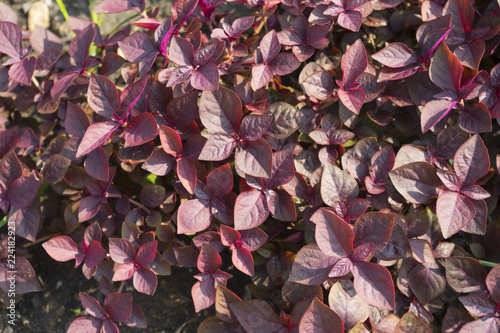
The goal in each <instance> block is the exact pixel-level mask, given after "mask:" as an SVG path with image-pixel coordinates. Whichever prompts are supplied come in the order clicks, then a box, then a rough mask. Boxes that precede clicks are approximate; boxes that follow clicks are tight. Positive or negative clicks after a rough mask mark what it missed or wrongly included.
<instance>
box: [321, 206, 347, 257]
mask: <svg viewBox="0 0 500 333" xmlns="http://www.w3.org/2000/svg"><path fill="white" fill-rule="evenodd" d="M311 221H312V222H314V223H316V234H315V235H316V242H317V243H318V246H319V247H320V248H321V250H322V251H323V252H324V253H325V254H327V255H328V256H335V257H338V258H345V257H349V256H350V255H351V254H352V252H353V241H354V234H353V231H352V229H351V227H350V226H349V225H348V224H347V223H345V222H344V221H343V220H342V219H340V218H339V217H338V216H337V215H335V214H333V212H331V211H330V210H327V209H325V208H322V209H319V210H317V211H316V213H314V215H313V216H311Z"/></svg>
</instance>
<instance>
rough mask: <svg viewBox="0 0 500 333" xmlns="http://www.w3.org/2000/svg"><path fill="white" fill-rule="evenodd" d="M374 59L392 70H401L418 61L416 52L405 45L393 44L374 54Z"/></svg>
mask: <svg viewBox="0 0 500 333" xmlns="http://www.w3.org/2000/svg"><path fill="white" fill-rule="evenodd" d="M372 58H373V59H375V60H377V61H378V62H380V63H381V64H383V65H385V66H388V67H391V68H401V67H404V66H407V65H410V64H414V63H416V62H417V61H418V59H417V55H416V54H415V52H413V51H412V50H410V49H409V48H408V46H406V45H405V44H403V43H391V44H389V45H388V46H386V47H385V48H383V49H382V50H380V51H378V52H377V53H375V54H373V55H372Z"/></svg>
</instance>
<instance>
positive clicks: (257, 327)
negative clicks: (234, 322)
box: [229, 299, 282, 333]
mask: <svg viewBox="0 0 500 333" xmlns="http://www.w3.org/2000/svg"><path fill="white" fill-rule="evenodd" d="M229 307H230V309H231V310H233V313H234V314H235V316H236V318H238V321H239V322H240V324H241V326H243V328H244V329H245V330H246V331H248V332H262V333H264V332H266V333H267V332H278V331H279V330H280V329H281V328H282V325H281V323H280V320H279V318H278V316H277V315H276V314H275V313H274V311H273V309H272V308H271V307H270V306H269V304H267V303H266V302H265V301H263V300H260V299H252V300H248V301H241V302H235V303H231V304H230V306H229Z"/></svg>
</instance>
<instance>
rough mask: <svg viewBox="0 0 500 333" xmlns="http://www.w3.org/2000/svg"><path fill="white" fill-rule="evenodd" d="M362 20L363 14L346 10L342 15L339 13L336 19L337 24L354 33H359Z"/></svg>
mask: <svg viewBox="0 0 500 333" xmlns="http://www.w3.org/2000/svg"><path fill="white" fill-rule="evenodd" d="M362 20H363V14H361V12H359V11H357V10H348V11H346V12H344V13H340V15H339V17H338V18H337V22H338V24H339V25H340V26H341V27H343V28H346V29H348V30H351V31H354V32H356V31H359V28H360V27H361V22H362Z"/></svg>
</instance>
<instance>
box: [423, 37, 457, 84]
mask: <svg viewBox="0 0 500 333" xmlns="http://www.w3.org/2000/svg"><path fill="white" fill-rule="evenodd" d="M463 71H464V68H463V66H462V64H460V61H459V60H458V58H457V57H456V56H455V55H454V54H453V53H451V51H450V49H449V48H448V46H446V44H445V43H441V44H440V45H439V47H438V48H437V50H436V53H434V57H433V58H432V61H431V65H430V67H429V76H430V78H431V81H432V82H433V83H434V84H435V85H437V86H438V87H439V88H441V89H443V90H451V91H457V90H459V89H460V79H461V78H462V73H463Z"/></svg>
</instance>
